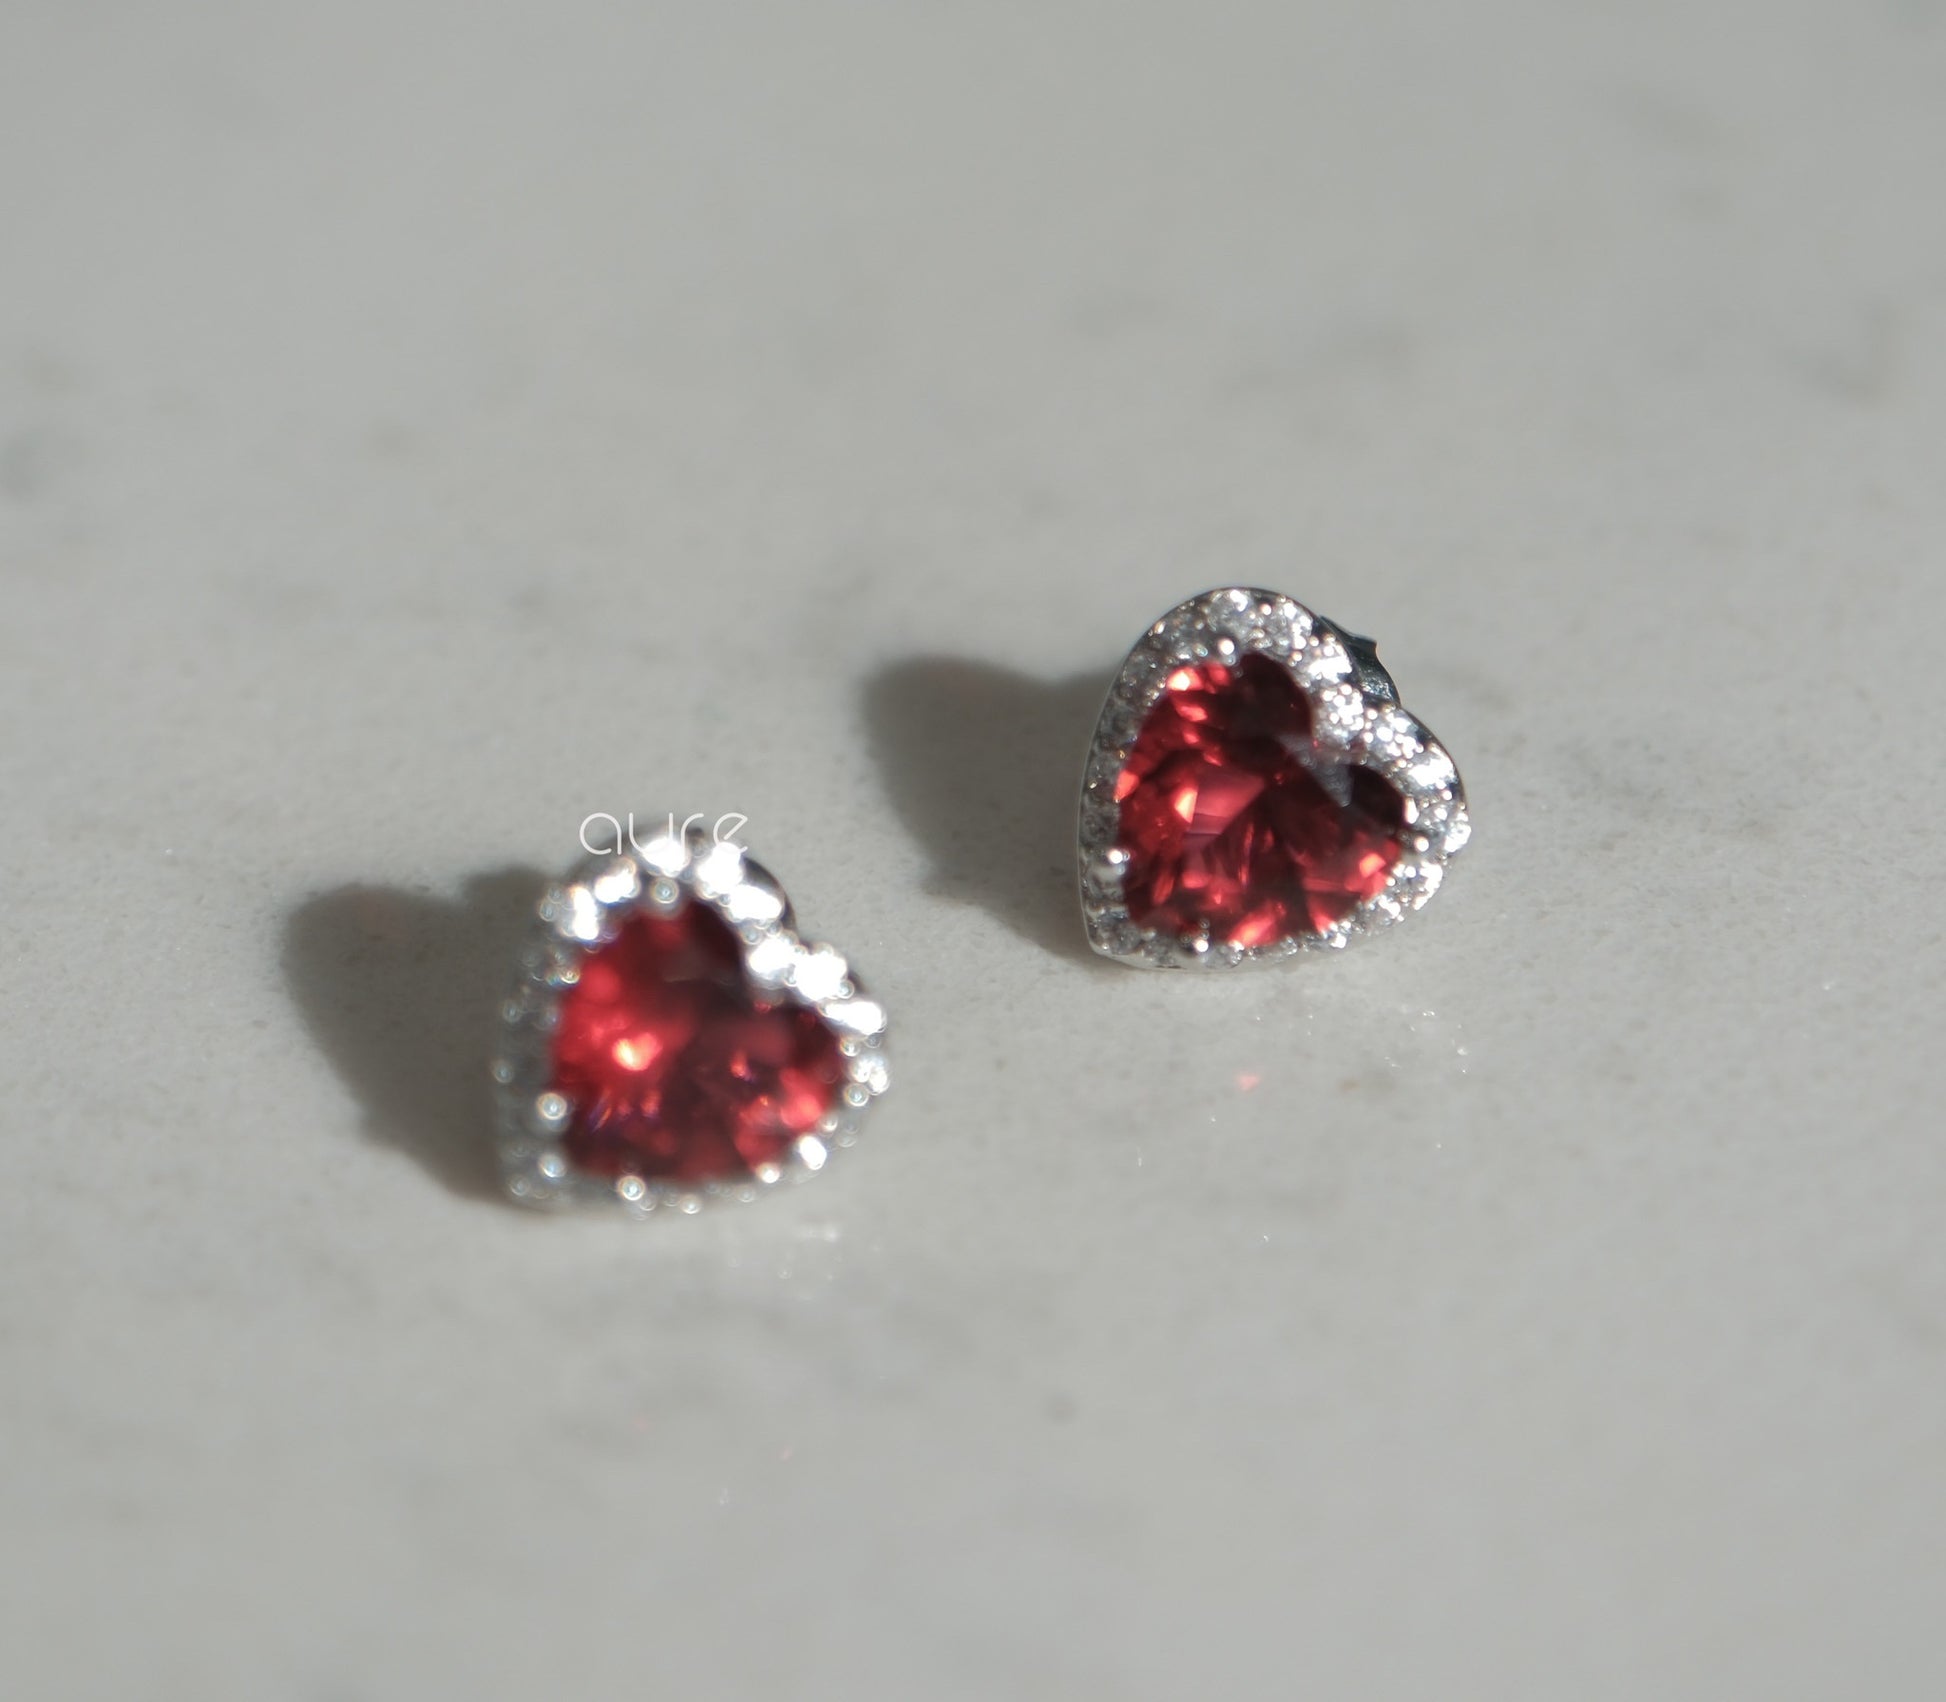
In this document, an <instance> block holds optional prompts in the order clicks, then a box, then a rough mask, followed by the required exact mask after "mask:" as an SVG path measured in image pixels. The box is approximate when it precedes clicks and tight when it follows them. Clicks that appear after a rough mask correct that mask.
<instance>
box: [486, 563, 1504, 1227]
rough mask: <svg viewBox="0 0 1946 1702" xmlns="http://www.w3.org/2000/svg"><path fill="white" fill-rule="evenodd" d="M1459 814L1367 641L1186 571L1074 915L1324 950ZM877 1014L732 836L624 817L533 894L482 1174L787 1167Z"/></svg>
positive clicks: (1187, 941)
mask: <svg viewBox="0 0 1946 1702" xmlns="http://www.w3.org/2000/svg"><path fill="white" fill-rule="evenodd" d="M1467 832H1468V828H1467V816H1466V799H1465V793H1464V791H1463V790H1462V788H1461V786H1460V778H1459V773H1458V771H1457V770H1456V769H1455V768H1454V766H1453V762H1452V759H1451V758H1450V757H1449V756H1448V755H1447V754H1446V752H1445V750H1444V748H1443V747H1442V746H1441V745H1440V744H1439V742H1438V740H1436V739H1435V738H1434V737H1433V736H1432V734H1431V733H1430V732H1428V731H1427V730H1426V728H1425V727H1424V726H1423V725H1422V724H1421V723H1420V722H1419V721H1417V720H1415V719H1414V718H1413V717H1412V716H1411V715H1409V714H1407V713H1406V711H1405V710H1404V709H1403V708H1401V707H1400V705H1399V699H1398V692H1397V690H1396V689H1395V688H1394V686H1393V684H1392V679H1391V676H1390V675H1389V674H1387V673H1386V671H1385V670H1384V669H1383V668H1382V667H1381V666H1380V665H1379V662H1378V656H1377V651H1376V648H1375V646H1374V645H1373V644H1372V643H1371V641H1370V640H1369V639H1362V638H1357V637H1354V636H1352V635H1350V634H1348V633H1346V632H1345V631H1343V630H1342V629H1341V628H1339V627H1336V626H1334V625H1333V624H1332V623H1331V622H1330V621H1328V620H1325V619H1323V618H1322V617H1321V616H1318V615H1314V614H1312V613H1311V612H1310V611H1309V610H1308V609H1306V608H1304V607H1302V606H1301V605H1300V604H1298V603H1296V602H1294V601H1293V600H1292V599H1291V598H1289V597H1285V596H1282V595H1280V594H1278V593H1276V592H1272V591H1261V590H1252V589H1249V588H1246V587H1230V588H1226V589H1223V590H1219V591H1211V592H1207V593H1205V594H1204V595H1202V596H1200V597H1193V598H1191V599H1190V600H1189V601H1188V602H1186V603H1182V604H1180V605H1178V606H1177V607H1176V608H1174V609H1171V610H1170V611H1169V613H1168V614H1166V615H1164V616H1163V617H1162V619H1160V620H1159V621H1157V622H1156V623H1155V624H1154V625H1153V626H1152V627H1150V628H1149V630H1148V631H1147V632H1146V633H1145V634H1144V635H1143V636H1142V638H1141V639H1140V641H1139V642H1138V643H1137V644H1136V646H1135V648H1134V649H1133V650H1132V651H1131V652H1130V653H1129V657H1128V660H1127V661H1126V662H1125V663H1124V664H1123V665H1122V670H1121V672H1120V674H1119V675H1118V676H1117V677H1116V680H1115V684H1114V686H1113V687H1112V688H1111V689H1110V691H1109V694H1108V701H1107V703H1106V705H1105V706H1104V707H1103V709H1102V712H1101V719H1100V721H1099V723H1098V725H1097V726H1096V729H1095V737H1094V744H1093V746H1092V747H1091V748H1090V750H1089V753H1088V761H1087V766H1086V769H1085V770H1084V773H1083V778H1082V788H1081V821H1080V835H1079V842H1080V882H1081V909H1082V919H1083V922H1084V924H1085V926H1086V928H1087V931H1088V939H1089V942H1090V943H1091V944H1092V945H1093V946H1094V948H1095V950H1096V951H1098V952H1101V953H1102V954H1103V955H1104V956H1108V957H1112V958H1115V959H1117V960H1119V961H1120V962H1123V963H1127V964H1132V965H1134V966H1136V967H1139V968H1175V967H1187V966H1196V967H1239V966H1242V965H1245V964H1255V963H1263V962H1267V961H1273V960H1277V959H1281V958H1286V957H1291V956H1294V955H1295V954H1297V953H1298V952H1302V951H1316V950H1320V949H1338V948H1342V947H1344V946H1346V945H1348V944H1350V943H1351V941H1353V940H1354V939H1357V938H1360V937H1362V936H1363V935H1365V934H1368V933H1371V932H1373V931H1374V930H1376V929H1378V928H1382V927H1385V926H1388V925H1389V924H1391V923H1393V922H1396V921H1398V920H1400V918H1402V917H1403V916H1405V915H1406V914H1408V913H1409V912H1410V911H1413V910H1416V909H1418V908H1419V907H1420V906H1421V905H1422V904H1424V903H1425V902H1426V900H1427V899H1429V898H1430V897H1431V896H1432V895H1433V893H1434V892H1436V891H1437V890H1438V888H1439V883H1440V879H1441V876H1442V875H1443V874H1444V872H1445V867H1446V863H1447V860H1448V859H1449V858H1451V857H1453V856H1455V855H1456V854H1457V853H1458V852H1459V851H1460V850H1461V848H1462V847H1464V845H1465V844H1466V840H1467ZM885 1031H886V1018H885V1010H884V1007H883V1006H881V1005H880V1004H879V1003H878V1002H877V1001H876V1000H875V999H873V998H871V997H870V995H869V994H867V993H866V991H865V989H864V987H863V986H862V984H861V983H860V982H859V980H858V978H857V976H856V975H855V974H854V973H853V971H852V968H851V965H850V964H849V963H848V962H847V961H846V960H845V958H844V957H843V956H842V955H840V954H839V953H838V952H837V951H836V950H835V949H833V948H832V947H831V946H828V945H819V944H813V943H807V942H806V941H805V940H803V939H802V938H801V937H800V936H799V934H798V932H797V929H796V925H795V921H794V919H793V917H792V914H791V907H790V901H789V900H788V899H787V898H786V897H785V894H784V889H783V888H782V887H781V886H780V885H779V884H778V883H777V881H776V880H775V879H774V878H773V877H772V876H771V875H770V874H769V873H768V872H767V871H766V870H765V869H764V868H762V867H761V866H760V865H759V864H758V863H757V862H756V861H755V860H754V859H753V858H752V857H750V856H749V854H748V853H747V852H746V851H745V850H744V848H743V847H742V846H740V845H737V844H734V843H728V842H722V843H719V842H717V841H716V840H715V838H714V836H713V835H712V834H711V833H710V831H709V830H708V829H707V828H703V827H689V828H686V829H683V830H679V831H670V832H665V833H664V834H662V835H660V836H659V837H656V838H654V839H651V840H650V841H649V842H648V843H647V844H646V845H637V844H635V843H634V842H633V840H632V839H631V842H630V843H629V844H628V845H626V846H624V847H622V848H621V849H620V850H618V851H617V852H615V853H614V854H612V855H603V856H597V857H594V858H592V859H591V860H590V861H588V862H586V863H585V864H583V865H582V866H581V867H580V868H578V869H577V870H576V871H575V872H574V873H573V874H572V875H571V876H570V877H569V878H568V879H566V880H565V881H563V882H562V883H560V884H559V885H556V886H554V887H551V888H550V889H549V890H548V892H547V893H546V895H545V896H544V897H543V899H542V900H541V903H540V907H539V911H538V913H537V916H536V920H535V926H534V930H533V933H532V935H531V937H530V938H529V940H528V941H527V943H526V945H525V946H524V948H523V950H522V953H521V957H520V961H519V966H518V976H517V981H516V985H515V989H514V991H513V993H512V995H511V996H510V997H509V998H508V1000H507V1002H506V1004H505V1006H504V1007H503V1009H502V1012H501V1031H500V1038H499V1044H498V1046H497V1047H496V1049H495V1055H494V1058H493V1064H492V1074H493V1080H494V1084H495V1099H496V1119H497V1129H498V1141H499V1152H500V1162H501V1170H502V1174H503V1176H504V1177H505V1180H506V1185H507V1188H508V1191H509V1192H510V1193H511V1194H512V1195H513V1196H514V1197H515V1198H516V1199H519V1200H523V1201H526V1202H528V1203H531V1204H534V1205H546V1206H552V1205H569V1204H579V1203H596V1202H607V1203H613V1204H619V1205H620V1206H622V1207H623V1208H624V1209H626V1210H629V1211H631V1212H633V1213H636V1214H638V1215H645V1214H647V1213H649V1212H651V1211H655V1210H658V1209H670V1208H673V1209H675V1210H678V1211H683V1212H693V1211H695V1210H697V1209H698V1208H699V1207H700V1206H701V1205H702V1204H703V1203H704V1202H705V1201H706V1200H710V1199H718V1198H730V1199H752V1198H755V1197H756V1195H758V1194H759V1193H762V1192H764V1191H766V1190H768V1189H769V1188H772V1187H774V1186H776V1185H777V1184H778V1183H779V1182H781V1181H783V1180H784V1179H785V1178H787V1177H792V1176H805V1175H811V1174H814V1173H816V1172H817V1171H820V1170H822V1169H823V1168H824V1167H825V1165H826V1164H827V1163H828V1162H829V1160H830V1158H831V1156H832V1154H833V1153H834V1152H835V1151H836V1150H837V1149H838V1148H841V1147H846V1146H849V1145H851V1144H852V1142H853V1141H854V1140H856V1139H857V1137H858V1133H859V1130H860V1128H861V1126H862V1124H863V1122H864V1119H865V1117H866V1115H867V1114H868V1112H869V1111H870V1110H871V1107H872V1105H873V1104H874V1102H875V1101H876V1100H877V1099H878V1098H879V1097H880V1095H882V1094H883V1093H884V1092H885V1089H886V1084H887V1079H888V1077H887V1071H886V1060H885Z"/></svg>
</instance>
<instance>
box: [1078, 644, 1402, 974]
mask: <svg viewBox="0 0 1946 1702" xmlns="http://www.w3.org/2000/svg"><path fill="white" fill-rule="evenodd" d="M1115 800H1116V802H1117V803H1118V804H1119V805H1120V806H1121V826H1120V831H1119V832H1118V834H1117V836H1116V841H1115V843H1116V845H1117V847H1118V848H1119V849H1120V850H1122V851H1123V852H1125V853H1127V859H1128V860H1127V862H1126V864H1125V865H1124V867H1123V874H1122V898H1123V902H1124V903H1125V904H1126V905H1127V907H1128V913H1129V916H1130V918H1131V919H1132V920H1133V921H1135V922H1136V923H1137V924H1138V925H1140V926H1142V927H1144V928H1151V929H1155V930H1157V931H1159V932H1165V933H1170V934H1175V935H1179V936H1181V935H1188V934H1192V933H1195V932H1197V931H1199V930H1200V929H1201V928H1203V927H1204V926H1207V927H1208V929H1209V933H1210V938H1211V939H1212V940H1214V941H1217V942H1221V943H1226V944H1230V945H1238V946H1260V945H1266V944H1269V943H1270V942H1272V941H1274V940H1281V939H1289V938H1292V937H1294V936H1296V935H1299V934H1305V933H1321V932H1323V931H1324V930H1325V929H1326V928H1329V927H1330V926H1331V925H1332V924H1333V923H1335V922H1340V921H1342V920H1343V919H1344V918H1345V917H1347V916H1349V915H1350V914H1351V912H1352V911H1353V910H1355V909H1356V908H1357V907H1358V906H1359V905H1360V904H1362V903H1364V902H1365V901H1366V900H1367V899H1370V898H1375V897H1376V896H1377V895H1378V894H1379V893H1380V892H1382V891H1383V890H1384V888H1385V882H1386V880H1387V878H1388V877H1389V876H1390V874H1391V872H1392V866H1393V864H1395V863H1396V862H1397V861H1398V859H1399V853H1400V849H1401V846H1402V841H1403V835H1404V832H1405V801H1404V799H1402V798H1401V797H1400V796H1399V794H1398V793H1397V792H1396V791H1395V790H1394V789H1393V788H1392V786H1391V785H1390V784H1389V783H1388V782H1387V781H1386V780H1385V779H1383V778H1382V777H1381V776H1380V775H1378V774H1375V773H1373V772H1372V770H1370V769H1369V768H1363V767H1359V766H1357V765H1355V764H1349V763H1345V762H1341V761H1339V760H1337V759H1336V758H1335V757H1333V756H1331V755H1329V754H1327V753H1326V752H1324V751H1323V750H1321V749H1320V748H1319V746H1318V744H1317V742H1316V740H1315V739H1314V737H1313V736H1312V722H1311V704H1310V700H1309V699H1308V698H1307V697H1306V696H1305V695H1304V692H1303V690H1302V688H1300V687H1299V685H1298V683H1297V681H1296V680H1295V679H1293V678H1292V677H1291V675H1290V673H1289V672H1288V671H1287V670H1286V669H1284V668H1282V667H1280V666H1279V665H1278V664H1277V663H1276V662H1274V661H1272V660H1271V659H1270V658H1269V657H1267V656H1258V655H1249V656H1245V657H1244V658H1243V659H1242V660H1241V661H1239V662H1237V663H1235V664H1234V665H1232V664H1229V663H1224V662H1204V663H1201V664H1198V665H1196V666H1184V667H1180V668H1177V669H1176V670H1175V671H1174V672H1173V673H1172V674H1170V676H1169V678H1168V682H1167V685H1166V687H1165V689H1164V691H1163V693H1162V696H1161V697H1159V698H1158V699H1157V700H1156V702H1155V704H1154V706H1153V707H1152V708H1151V709H1150V710H1149V712H1148V715H1147V717H1146V718H1145V719H1144V720H1143V722H1142V727H1141V730H1140V732H1138V733H1137V735H1136V738H1135V746H1134V749H1133V750H1132V751H1131V752H1130V753H1129V758H1128V762H1127V764H1126V765H1125V766H1124V767H1123V769H1122V771H1121V773H1120V774H1119V775H1118V776H1117V778H1116V782H1115Z"/></svg>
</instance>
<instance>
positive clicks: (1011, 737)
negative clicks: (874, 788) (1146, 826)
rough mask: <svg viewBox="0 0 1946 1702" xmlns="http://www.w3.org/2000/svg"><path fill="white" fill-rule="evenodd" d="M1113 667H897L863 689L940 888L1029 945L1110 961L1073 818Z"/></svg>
mask: <svg viewBox="0 0 1946 1702" xmlns="http://www.w3.org/2000/svg"><path fill="white" fill-rule="evenodd" d="M1113 678H1114V670H1113V669H1112V668H1102V669H1098V670H1095V671H1093V672H1090V673H1086V674H1076V675H1072V676H1070V677H1069V678H1067V679H1064V680H1054V681H1042V680H1035V679H1030V678H1029V677H1028V676H1027V675H1025V674H1017V673H1014V672H1013V671H1012V670H1010V669H1007V668H999V667H995V666H993V665H991V664H990V663H985V662H973V661H968V660H966V659H964V658H962V657H954V656H925V657H917V658H915V659H913V660H911V661H907V662H900V663H898V664H896V665H894V666H892V667H890V668H887V669H885V670H884V671H883V672H881V673H879V674H877V675H875V676H874V677H873V678H872V679H871V680H870V681H868V682H867V685H866V688H865V701H864V710H865V720H866V723H867V728H868V731H869V734H870V737H871V742H872V748H873V752H874V754H875V755H876V757H877V759H878V765H879V771H880V773H881V775H882V776H883V778H884V782H885V789H886V791H887V793H888V794H889V795H890V797H891V799H892V803H893V805H894V807H895V808H896V809H897V810H898V812H899V816H900V819H901V820H902V821H903V822H904V823H905V826H906V828H907V830H908V831H909V832H910V833H911V834H912V836H913V838H914V839H916V840H917V841H918V842H919V844H920V845H921V846H923V847H924V849H925V851H926V853H927V855H928V856H929V857H930V858H931V861H932V875H931V883H930V884H931V890H932V891H933V892H935V893H936V894H938V895H939V896H940V897H942V898H947V899H951V900H954V901H957V902H960V903H969V904H977V905H979V906H980V907H981V908H983V909H985V910H987V911H989V912H990V913H991V914H993V915H994V916H996V917H998V918H999V919H1000V920H1001V921H1002V922H1004V923H1005V924H1006V925H1007V926H1008V927H1009V928H1011V929H1012V930H1013V931H1014V932H1015V933H1016V934H1018V935H1019V936H1020V937H1021V938H1022V939H1025V940H1027V941H1028V942H1030V943H1031V944H1033V945H1036V946H1039V947H1041V948H1042V949H1043V950H1046V951H1050V952H1053V953H1055V954H1056V955H1057V956H1060V957H1064V958H1068V959H1070V960H1071V961H1074V962H1077V963H1087V964H1091V965H1093V964H1099V963H1101V962H1102V959H1100V958H1098V957H1097V956H1096V955H1095V954H1094V952H1093V951H1091V950H1090V949H1089V947H1088V942H1087V939H1086V937H1085V936H1084V934H1083V933H1082V927H1081V913H1080V900H1079V897H1078V895H1077V893H1076V889H1075V815H1076V809H1077V806H1078V803H1079V797H1080V785H1081V766H1082V761H1083V758H1084V757H1085V756H1086V755H1087V751H1088V740H1089V736H1090V735H1091V734H1092V733H1093V731H1094V725H1095V718H1096V716H1097V715H1099V714H1100V712H1101V705H1102V700H1103V699H1104V698H1105V697H1106V695H1107V692H1108V687H1109V684H1110V682H1111V681H1112V680H1113Z"/></svg>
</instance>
